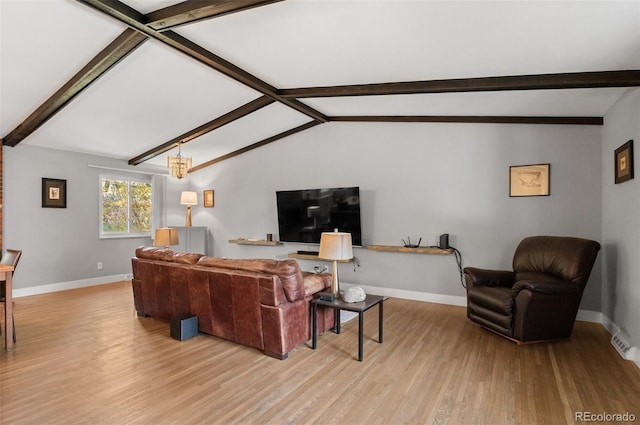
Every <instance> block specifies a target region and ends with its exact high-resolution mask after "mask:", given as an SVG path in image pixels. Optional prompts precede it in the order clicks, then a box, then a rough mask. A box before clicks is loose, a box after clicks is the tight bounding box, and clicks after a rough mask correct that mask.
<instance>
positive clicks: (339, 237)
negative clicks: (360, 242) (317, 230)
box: [318, 231, 353, 296]
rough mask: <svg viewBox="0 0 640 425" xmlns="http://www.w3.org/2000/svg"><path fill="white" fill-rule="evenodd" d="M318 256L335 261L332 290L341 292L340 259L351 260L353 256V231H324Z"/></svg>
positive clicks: (337, 292)
mask: <svg viewBox="0 0 640 425" xmlns="http://www.w3.org/2000/svg"><path fill="white" fill-rule="evenodd" d="M318 257H319V258H322V259H325V260H331V261H333V280H332V283H331V292H333V293H334V294H336V296H338V295H339V293H340V284H339V281H338V260H350V259H352V258H353V247H352V244H351V233H345V232H338V231H335V232H322V235H321V236H320V252H319V253H318Z"/></svg>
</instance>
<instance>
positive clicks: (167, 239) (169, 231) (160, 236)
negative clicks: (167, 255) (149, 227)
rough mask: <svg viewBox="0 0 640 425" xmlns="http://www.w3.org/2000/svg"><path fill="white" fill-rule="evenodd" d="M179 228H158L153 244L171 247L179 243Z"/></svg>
mask: <svg viewBox="0 0 640 425" xmlns="http://www.w3.org/2000/svg"><path fill="white" fill-rule="evenodd" d="M179 243H180V242H178V229H174V228H171V227H161V228H159V229H156V237H155V238H154V239H153V246H164V247H165V248H166V249H169V247H170V246H171V245H178V244H179Z"/></svg>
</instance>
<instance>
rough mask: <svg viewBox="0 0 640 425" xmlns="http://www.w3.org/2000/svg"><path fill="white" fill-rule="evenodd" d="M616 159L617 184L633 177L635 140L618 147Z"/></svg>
mask: <svg viewBox="0 0 640 425" xmlns="http://www.w3.org/2000/svg"><path fill="white" fill-rule="evenodd" d="M615 161H616V164H615V179H614V181H615V184H618V183H622V182H626V181H627V180H631V179H632V178H633V140H629V141H628V142H627V143H625V144H624V145H622V146H620V147H619V148H618V149H616V153H615Z"/></svg>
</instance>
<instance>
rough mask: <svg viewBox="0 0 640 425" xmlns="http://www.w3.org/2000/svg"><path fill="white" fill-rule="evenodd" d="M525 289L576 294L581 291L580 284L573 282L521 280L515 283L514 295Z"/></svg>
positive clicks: (547, 292)
mask: <svg viewBox="0 0 640 425" xmlns="http://www.w3.org/2000/svg"><path fill="white" fill-rule="evenodd" d="M523 289H528V290H530V291H531V292H537V293H540V294H548V295H561V294H576V293H580V291H581V289H580V287H579V286H578V285H576V284H575V283H571V282H564V281H533V280H519V281H518V282H516V283H515V285H513V289H512V293H513V296H514V297H516V296H517V295H518V293H519V292H520V291H522V290H523Z"/></svg>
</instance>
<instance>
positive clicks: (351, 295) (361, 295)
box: [342, 286, 367, 303]
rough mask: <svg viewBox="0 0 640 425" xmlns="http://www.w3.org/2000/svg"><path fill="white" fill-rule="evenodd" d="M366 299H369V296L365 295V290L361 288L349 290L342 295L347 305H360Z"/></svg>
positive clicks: (356, 287)
mask: <svg viewBox="0 0 640 425" xmlns="http://www.w3.org/2000/svg"><path fill="white" fill-rule="evenodd" d="M365 298H367V294H365V292H364V289H362V288H360V287H359V286H355V287H353V288H347V289H346V290H345V291H344V294H342V300H343V301H344V302H346V303H359V302H360V301H364V300H365Z"/></svg>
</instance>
